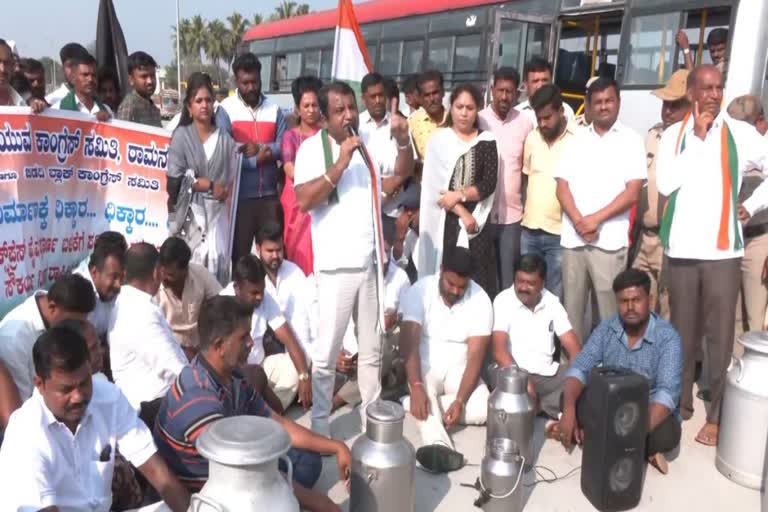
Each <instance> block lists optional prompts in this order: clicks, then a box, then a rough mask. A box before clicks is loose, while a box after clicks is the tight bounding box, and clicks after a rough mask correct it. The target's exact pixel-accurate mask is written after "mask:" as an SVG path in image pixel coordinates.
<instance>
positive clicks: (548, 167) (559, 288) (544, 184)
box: [520, 84, 576, 301]
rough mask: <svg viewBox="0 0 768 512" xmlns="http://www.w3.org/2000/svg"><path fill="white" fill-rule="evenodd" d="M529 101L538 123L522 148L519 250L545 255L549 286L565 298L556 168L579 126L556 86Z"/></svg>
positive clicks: (540, 91)
mask: <svg viewBox="0 0 768 512" xmlns="http://www.w3.org/2000/svg"><path fill="white" fill-rule="evenodd" d="M530 102H531V107H532V108H533V111H534V112H535V113H536V121H537V124H538V126H537V127H536V129H535V130H533V131H532V132H531V133H529V134H528V137H527V138H526V139H525V149H524V150H523V183H524V185H523V186H524V188H525V192H526V193H525V208H523V220H522V222H521V224H522V226H523V228H522V233H521V235H520V250H521V252H522V253H523V254H537V255H539V256H541V257H542V258H544V261H546V263H547V280H546V288H547V290H549V291H550V292H552V293H553V294H555V296H556V297H558V298H559V299H560V300H561V301H562V300H563V275H562V271H561V262H562V253H563V249H562V246H561V245H560V231H561V229H562V219H563V211H562V208H561V207H560V202H559V201H558V200H557V193H556V189H557V181H556V180H555V169H556V168H557V165H558V164H559V162H560V158H562V155H563V151H564V150H565V148H566V147H567V146H568V144H570V142H571V140H572V139H573V138H574V137H575V136H576V126H575V125H574V124H573V123H569V122H568V119H567V118H566V116H565V110H564V108H563V98H562V96H561V94H560V88H559V87H557V86H556V85H553V84H546V85H544V86H542V87H541V88H540V89H539V90H538V91H536V94H534V95H533V96H532V97H531V98H530Z"/></svg>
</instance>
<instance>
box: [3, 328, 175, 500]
mask: <svg viewBox="0 0 768 512" xmlns="http://www.w3.org/2000/svg"><path fill="white" fill-rule="evenodd" d="M33 358H34V365H35V372H36V376H35V388H36V392H35V393H34V394H33V395H32V397H31V398H30V399H29V400H27V401H26V402H25V403H24V405H22V406H21V408H20V409H19V410H17V411H16V412H15V413H14V414H13V416H11V421H10V424H9V425H8V429H7V430H6V432H5V442H4V443H3V446H2V449H0V478H2V481H3V482H6V483H7V484H10V483H12V485H6V486H5V488H4V490H5V492H4V494H3V498H2V500H3V508H4V509H7V510H40V509H45V510H46V511H57V510H92V511H100V512H108V511H109V510H110V508H111V504H112V492H111V484H112V474H113V470H114V464H115V449H116V448H117V446H119V447H120V452H121V453H122V454H123V455H124V456H125V458H126V459H128V460H129V461H130V462H131V463H132V464H133V465H134V466H136V467H137V468H138V469H139V471H141V473H142V474H143V475H144V476H145V477H146V479H147V480H148V481H149V483H150V484H152V486H153V487H154V488H155V489H156V490H157V491H158V493H159V494H160V496H162V498H163V500H164V501H165V502H166V504H167V505H168V506H169V507H170V508H171V510H173V511H174V512H183V511H186V510H187V507H188V506H189V493H188V492H187V490H186V489H185V488H184V487H183V486H182V485H181V484H180V483H179V481H178V480H177V479H176V478H175V477H174V476H173V474H172V473H171V472H170V471H169V470H168V467H167V466H166V464H165V462H164V461H163V459H162V458H160V457H159V456H158V455H157V453H156V448H155V445H154V443H153V442H152V434H151V432H150V431H149V429H147V427H146V426H145V425H144V424H143V423H142V422H141V421H139V419H138V417H137V416H136V413H135V412H134V411H133V410H132V409H131V406H130V404H129V403H128V401H127V400H126V399H125V397H124V396H123V395H122V394H120V393H115V388H114V387H113V386H110V385H107V383H105V382H104V381H103V380H100V379H92V378H91V366H90V364H89V353H88V348H87V347H86V343H85V340H84V339H83V337H82V336H80V335H79V334H78V333H77V332H75V331H73V330H71V329H68V328H66V327H53V328H51V329H49V330H48V331H46V332H45V333H43V334H42V335H41V336H40V338H39V339H38V340H37V341H36V342H35V345H34V348H33Z"/></svg>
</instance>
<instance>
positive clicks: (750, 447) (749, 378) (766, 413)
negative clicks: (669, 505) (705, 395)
mask: <svg viewBox="0 0 768 512" xmlns="http://www.w3.org/2000/svg"><path fill="white" fill-rule="evenodd" d="M739 341H740V342H741V344H742V345H743V346H744V355H743V356H742V357H741V358H740V359H739V358H736V357H734V360H733V365H732V366H731V369H730V370H729V371H728V375H727V377H726V381H725V392H724V395H723V405H722V412H721V413H720V436H719V439H718V444H717V457H716V458H715V466H717V469H718V470H719V471H720V472H721V473H722V474H723V475H725V476H726V477H728V478H730V479H731V480H733V481H734V482H736V483H737V484H740V485H744V486H746V487H751V488H753V489H760V487H761V484H762V482H763V464H764V460H763V459H764V458H765V452H766V446H765V443H766V432H768V332H756V331H755V332H748V333H746V334H744V335H743V336H741V337H740V338H739Z"/></svg>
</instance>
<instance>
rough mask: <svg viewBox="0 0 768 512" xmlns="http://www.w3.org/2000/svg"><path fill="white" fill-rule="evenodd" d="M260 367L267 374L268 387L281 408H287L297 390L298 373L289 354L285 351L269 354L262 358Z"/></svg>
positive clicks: (294, 397)
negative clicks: (275, 396) (277, 399)
mask: <svg viewBox="0 0 768 512" xmlns="http://www.w3.org/2000/svg"><path fill="white" fill-rule="evenodd" d="M262 367H263V368H264V373H265V374H266V375H267V380H268V381H269V387H270V388H272V391H274V392H275V395H277V398H279V399H280V403H281V404H282V405H283V410H286V409H288V407H289V406H290V405H291V404H292V403H293V401H294V400H295V399H296V395H297V394H298V392H299V374H298V372H297V371H296V367H295V366H294V365H293V361H291V356H290V355H289V354H288V353H287V352H284V353H281V354H274V355H271V356H269V357H267V358H266V359H264V362H263V363H262Z"/></svg>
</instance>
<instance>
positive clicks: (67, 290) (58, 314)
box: [0, 274, 96, 401]
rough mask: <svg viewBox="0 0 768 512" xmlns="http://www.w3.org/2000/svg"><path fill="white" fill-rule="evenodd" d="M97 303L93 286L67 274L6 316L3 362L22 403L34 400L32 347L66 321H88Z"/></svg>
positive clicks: (1, 326)
mask: <svg viewBox="0 0 768 512" xmlns="http://www.w3.org/2000/svg"><path fill="white" fill-rule="evenodd" d="M95 303H96V298H95V294H94V293H93V287H92V286H91V283H89V282H88V281H87V280H85V279H84V278H83V277H82V276H79V275H76V274H68V275H65V276H62V277H60V278H59V279H57V280H56V281H55V282H54V283H53V285H51V288H50V290H49V291H48V292H47V293H46V292H45V290H38V291H36V292H35V293H34V294H33V295H32V296H31V297H29V298H27V299H26V300H25V301H24V302H22V303H21V304H19V305H18V306H16V307H15V308H14V309H12V310H11V311H10V312H9V313H8V314H7V315H5V317H4V318H3V320H2V322H0V360H2V361H3V363H5V366H6V367H7V368H8V371H9V372H10V373H11V376H12V377H13V381H14V382H15V383H16V387H17V388H18V389H19V396H20V397H21V400H22V401H24V400H26V399H27V398H29V397H30V396H32V389H33V379H34V376H35V368H34V365H33V363H32V347H33V346H34V344H35V341H36V340H37V338H38V337H39V336H40V335H41V334H42V333H43V332H44V331H45V330H46V329H47V328H48V327H50V326H51V325H53V324H55V323H56V322H58V321H60V320H64V319H65V318H79V319H85V318H86V317H87V316H88V314H89V313H91V311H93V308H94V306H95Z"/></svg>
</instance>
